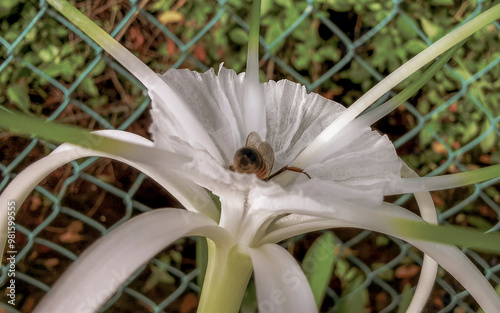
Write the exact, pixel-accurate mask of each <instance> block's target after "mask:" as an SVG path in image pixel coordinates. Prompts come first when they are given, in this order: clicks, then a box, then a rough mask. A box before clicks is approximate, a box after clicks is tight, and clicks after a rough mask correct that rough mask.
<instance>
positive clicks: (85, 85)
mask: <svg viewBox="0 0 500 313" xmlns="http://www.w3.org/2000/svg"><path fill="white" fill-rule="evenodd" d="M80 87H81V88H82V90H83V92H85V93H86V94H88V95H89V96H92V97H97V96H98V95H99V89H97V87H96V85H95V84H94V81H93V80H92V79H90V78H88V77H85V78H84V79H83V81H82V83H81V84H80Z"/></svg>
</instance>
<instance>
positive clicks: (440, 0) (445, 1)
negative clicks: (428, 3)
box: [432, 0, 455, 5]
mask: <svg viewBox="0 0 500 313" xmlns="http://www.w3.org/2000/svg"><path fill="white" fill-rule="evenodd" d="M432 4H433V5H454V4H455V2H454V1H453V0H432Z"/></svg>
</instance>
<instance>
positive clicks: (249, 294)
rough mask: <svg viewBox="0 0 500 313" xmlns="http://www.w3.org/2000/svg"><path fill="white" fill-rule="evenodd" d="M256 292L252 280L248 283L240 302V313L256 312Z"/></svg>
mask: <svg viewBox="0 0 500 313" xmlns="http://www.w3.org/2000/svg"><path fill="white" fill-rule="evenodd" d="M257 308H258V307H257V292H256V290H255V282H254V281H253V280H252V281H250V283H248V287H247V290H245V295H244V296H243V300H242V301H241V308H240V313H255V312H257Z"/></svg>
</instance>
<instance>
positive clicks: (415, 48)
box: [405, 39, 427, 54]
mask: <svg viewBox="0 0 500 313" xmlns="http://www.w3.org/2000/svg"><path fill="white" fill-rule="evenodd" d="M405 48H406V50H407V51H408V52H411V53H413V54H417V53H420V52H421V51H424V50H425V49H426V48H427V44H426V43H425V42H423V41H422V40H420V39H410V40H408V41H407V42H406V43H405Z"/></svg>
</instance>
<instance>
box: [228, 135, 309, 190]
mask: <svg viewBox="0 0 500 313" xmlns="http://www.w3.org/2000/svg"><path fill="white" fill-rule="evenodd" d="M273 165H274V151H273V148H272V147H271V145H270V144H269V143H267V142H265V141H262V139H261V138H260V136H259V134H257V133H256V132H251V133H250V134H249V135H248V137H247V141H246V144H245V147H243V148H240V149H238V151H236V153H235V154H234V164H233V165H231V166H230V167H229V169H230V170H232V171H235V172H238V173H247V174H252V173H254V174H256V175H257V177H259V178H260V179H262V180H264V181H269V180H271V179H272V178H274V177H276V176H278V175H279V174H281V173H283V172H285V171H293V172H299V173H303V174H304V175H306V176H307V177H308V178H309V179H311V176H309V175H308V174H307V173H306V172H304V171H303V170H302V169H300V168H298V167H294V166H284V167H283V168H281V169H280V170H278V171H277V172H276V173H274V174H272V175H271V171H272V169H273Z"/></svg>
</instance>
